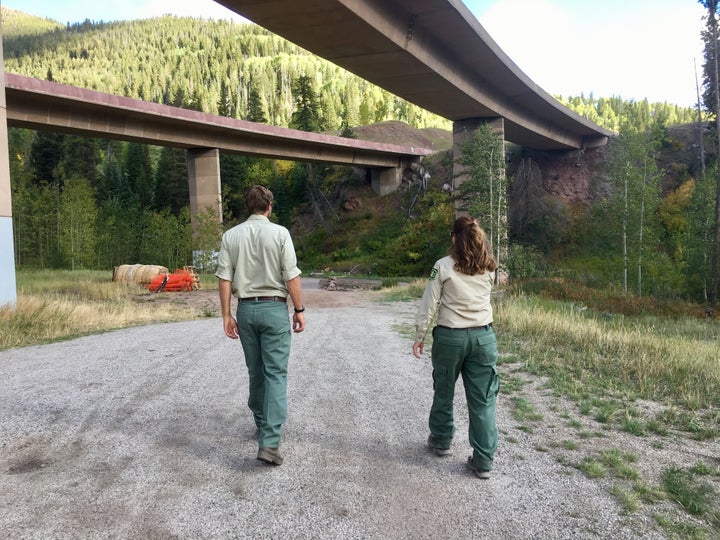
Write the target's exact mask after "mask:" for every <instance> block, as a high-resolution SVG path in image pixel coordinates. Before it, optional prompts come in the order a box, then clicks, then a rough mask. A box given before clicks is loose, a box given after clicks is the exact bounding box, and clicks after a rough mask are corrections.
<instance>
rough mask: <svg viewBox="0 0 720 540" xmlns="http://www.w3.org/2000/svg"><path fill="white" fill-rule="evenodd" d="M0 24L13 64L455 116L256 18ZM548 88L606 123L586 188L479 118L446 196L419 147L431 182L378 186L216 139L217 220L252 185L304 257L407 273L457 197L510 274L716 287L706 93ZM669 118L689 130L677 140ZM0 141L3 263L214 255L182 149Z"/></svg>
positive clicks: (642, 291) (673, 293) (426, 262)
mask: <svg viewBox="0 0 720 540" xmlns="http://www.w3.org/2000/svg"><path fill="white" fill-rule="evenodd" d="M2 22H3V48H4V62H5V69H6V70H7V71H9V72H13V73H18V74H21V75H27V76H31V77H36V78H40V79H46V80H51V81H56V82H60V83H64V84H69V85H74V86H79V87H85V88H90V89H93V90H98V91H101V92H107V93H111V94H119V95H124V96H128V97H132V98H136V99H142V100H146V101H152V102H159V103H163V104H166V105H173V106H177V107H183V108H190V109H195V110H200V111H204V112H208V113H212V114H217V115H223V116H229V117H233V118H241V119H245V120H249V121H253V122H261V123H267V124H272V125H277V126H283V127H293V128H296V129H304V130H308V131H317V132H325V133H331V134H335V135H338V134H339V135H343V136H347V137H357V136H358V133H360V132H361V131H362V129H361V128H363V127H367V126H380V129H382V126H383V125H387V124H388V123H391V122H402V123H403V124H405V125H407V126H408V131H412V130H414V132H415V133H419V132H422V131H423V130H429V129H435V130H450V129H451V123H450V122H448V121H447V120H445V119H443V118H440V117H437V116H435V115H433V114H431V113H429V112H428V111H425V110H423V109H421V108H419V107H417V106H414V105H412V104H410V103H407V102H405V101H404V100H402V99H400V98H398V97H397V96H394V95H392V94H390V93H389V92H387V91H385V90H383V89H381V88H378V87H376V86H374V85H372V84H370V83H368V82H366V81H364V80H362V79H360V78H358V77H356V76H354V75H352V74H351V73H348V72H346V71H344V70H342V69H341V68H339V67H337V66H335V65H333V64H331V63H329V62H327V61H325V60H323V59H321V58H318V57H315V56H313V55H311V54H309V53H308V52H306V51H304V50H303V49H301V48H299V47H297V46H295V45H293V44H292V43H289V42H287V41H285V40H283V39H282V38H280V37H277V36H275V35H273V34H271V33H269V32H267V31H265V30H264V29H262V28H260V27H258V26H255V25H252V24H238V23H233V22H229V21H212V20H210V21H208V20H202V19H192V18H178V17H171V16H165V17H159V18H154V19H148V20H137V21H125V22H112V23H104V22H93V21H89V20H88V21H85V22H83V23H80V24H72V25H61V24H59V23H57V22H55V21H51V20H48V19H40V18H37V17H32V16H28V15H26V14H23V13H21V12H17V11H13V10H8V9H6V8H2ZM698 38H699V39H700V36H698ZM706 39H707V36H706ZM706 84H707V82H706ZM557 98H558V99H559V100H560V101H561V102H562V103H564V104H565V105H566V106H568V107H569V108H571V109H572V110H574V111H576V112H577V113H578V114H580V115H582V116H585V117H587V118H588V119H590V120H592V121H593V122H595V123H597V124H598V125H600V126H602V127H606V128H608V129H611V130H613V131H616V132H617V133H618V136H617V137H614V138H613V140H612V141H611V143H610V144H609V146H608V150H607V159H606V160H605V162H604V163H603V166H602V168H601V170H598V171H597V178H596V179H595V181H594V182H593V185H592V189H591V193H590V195H591V197H590V199H589V200H588V201H587V202H586V203H585V204H577V203H569V202H568V201H566V200H563V199H562V198H561V197H557V196H556V195H555V194H553V193H552V192H551V190H549V189H548V188H547V186H546V185H545V182H544V181H543V179H542V177H541V174H540V172H539V169H538V166H537V164H536V163H534V162H533V159H532V158H531V157H529V156H527V155H524V154H522V153H519V154H518V155H516V156H514V157H513V160H512V162H509V163H507V167H502V163H497V162H496V160H497V159H498V156H502V152H501V151H500V150H498V149H494V150H493V152H490V151H489V149H493V148H494V147H493V142H492V140H490V139H488V134H487V133H484V132H482V130H481V131H480V132H478V134H477V136H476V137H475V138H474V139H472V140H470V141H469V142H468V143H467V146H466V148H464V150H465V152H464V155H465V156H466V157H465V159H466V160H467V163H465V164H464V165H466V166H467V167H469V168H470V169H471V170H472V171H474V173H473V175H472V179H471V181H470V182H468V183H467V185H463V189H462V190H460V191H459V192H458V193H455V194H454V196H453V195H449V194H448V193H446V192H445V191H443V190H442V189H441V186H442V185H443V184H444V183H447V182H450V183H451V182H452V178H451V176H452V155H451V153H450V152H448V151H439V152H438V153H437V154H435V155H433V156H431V157H430V158H428V159H427V160H426V164H425V167H426V168H427V170H428V171H430V173H431V176H430V178H431V179H430V181H429V182H428V181H426V180H424V179H420V180H418V181H416V182H412V183H411V184H410V185H405V186H404V189H402V190H400V191H398V192H397V193H395V194H392V195H391V196H387V197H383V198H380V197H373V196H372V193H371V191H370V188H369V185H368V181H367V179H366V178H364V177H362V176H358V175H357V171H352V170H351V169H349V168H343V167H328V166H319V165H310V164H301V163H292V162H285V161H279V160H269V159H257V158H249V157H243V156H230V155H221V175H222V184H223V187H222V189H223V193H222V196H223V225H222V226H223V228H229V227H231V226H233V225H234V224H236V223H238V222H239V221H241V220H243V219H244V218H245V217H246V215H245V210H244V207H243V202H242V192H243V190H244V188H245V187H247V186H249V185H251V184H255V183H261V184H264V185H267V186H268V187H270V189H272V190H273V192H274V193H275V196H276V199H277V201H278V204H277V205H276V208H275V211H274V216H273V219H274V220H276V221H277V222H279V223H281V224H283V225H285V226H287V227H288V228H290V229H291V230H292V231H293V234H294V237H295V238H296V244H297V245H296V247H297V249H298V255H299V258H300V263H301V268H303V270H304V271H305V272H306V273H309V272H312V271H327V270H332V271H338V272H355V273H366V274H373V275H380V276H383V277H397V276H413V275H414V276H417V275H424V274H425V273H426V272H427V270H428V268H429V267H430V265H432V263H433V261H434V260H435V259H437V258H438V257H439V256H441V255H443V254H444V252H445V250H446V248H447V243H446V237H447V231H448V230H449V228H450V224H451V221H452V219H453V216H454V212H455V206H456V204H459V205H461V206H464V207H465V208H467V209H468V210H469V211H471V212H472V213H473V214H475V215H477V216H478V217H479V218H480V219H481V221H482V222H483V223H488V224H490V225H488V226H486V228H488V229H489V231H488V232H489V234H490V236H491V238H493V239H494V240H493V242H494V246H493V248H494V251H495V252H496V254H497V257H498V258H499V259H500V262H501V266H502V268H504V269H506V270H507V271H508V272H509V273H510V275H511V276H512V277H514V278H528V279H530V278H537V277H553V276H562V277H563V278H569V279H574V280H579V281H581V282H582V283H583V284H585V285H588V286H592V287H600V288H605V289H609V290H614V291H617V292H620V293H622V294H625V295H632V296H635V297H643V296H652V297H655V298H665V299H680V298H682V299H688V300H692V301H695V302H698V303H704V302H708V301H712V299H713V295H712V292H713V291H712V289H713V283H712V276H713V270H712V265H713V257H715V258H716V257H717V255H716V254H714V252H713V235H714V234H716V233H715V230H716V228H717V225H716V221H715V218H714V213H715V211H716V207H715V200H716V196H717V189H718V188H717V182H716V176H717V168H716V169H715V172H714V173H713V167H715V163H716V161H717V143H716V142H713V141H715V140H716V138H715V131H714V129H713V127H712V124H711V123H709V122H708V120H709V119H711V118H714V116H713V115H714V113H713V109H712V107H708V106H707V105H706V104H705V106H704V107H703V108H702V110H699V109H692V108H684V107H679V106H676V105H672V104H668V103H648V102H647V100H644V101H632V100H623V99H622V98H621V97H616V96H610V97H603V98H595V97H594V96H589V97H585V96H576V97H562V96H557ZM680 127H682V130H681V132H682V133H685V134H686V135H687V134H688V133H689V134H690V135H689V136H686V137H685V138H681V137H678V136H676V134H677V133H678V132H679V131H678V129H679V128H680ZM368 133H371V131H368ZM688 141H691V142H690V143H688ZM400 142H402V141H400ZM713 145H715V146H713ZM9 146H10V158H11V159H10V168H11V182H12V197H13V201H12V202H13V223H14V235H15V238H14V240H15V251H16V253H15V260H16V264H17V265H18V266H20V267H39V268H90V269H111V268H112V267H113V266H116V265H119V264H126V263H136V262H141V263H145V264H162V265H165V266H168V267H170V268H175V267H180V266H183V265H186V264H195V265H197V266H200V267H201V270H205V271H212V270H213V269H212V263H211V262H210V261H203V260H198V259H197V257H195V258H193V253H194V252H195V253H196V255H197V253H207V252H211V251H212V250H213V249H215V248H216V247H217V244H218V241H219V235H220V233H221V230H219V228H218V226H217V216H212V215H201V216H197V217H196V218H195V219H194V226H195V228H194V229H193V223H192V222H191V216H190V211H189V192H188V183H187V166H186V161H185V153H184V151H183V150H178V149H173V148H161V147H153V146H146V145H140V144H137V143H129V142H118V141H108V140H99V139H89V138H81V137H76V136H72V135H67V134H59V133H50V132H41V131H37V132H36V131H31V130H26V129H17V128H13V129H11V130H10V132H9ZM495 150H497V151H495ZM676 155H682V156H684V157H683V158H682V159H675V157H674V156H676ZM688 156H689V157H688ZM493 160H495V161H493ZM498 170H501V171H503V172H502V173H497V172H496V171H498ZM504 171H507V174H505V172H504ZM358 201H362V202H358ZM358 206H359V207H358ZM348 208H352V211H347V210H348ZM193 231H194V232H193ZM715 301H716V297H715Z"/></svg>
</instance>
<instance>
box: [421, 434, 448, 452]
mask: <svg viewBox="0 0 720 540" xmlns="http://www.w3.org/2000/svg"><path fill="white" fill-rule="evenodd" d="M427 445H428V448H430V449H431V450H433V451H434V452H435V455H436V456H440V457H443V456H451V455H452V450H451V449H450V448H438V446H437V441H436V440H435V437H433V436H432V435H430V436H429V437H428V442H427Z"/></svg>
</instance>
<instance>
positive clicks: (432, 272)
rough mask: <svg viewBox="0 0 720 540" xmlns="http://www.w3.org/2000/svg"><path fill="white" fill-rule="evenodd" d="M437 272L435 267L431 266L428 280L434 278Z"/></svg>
mask: <svg viewBox="0 0 720 540" xmlns="http://www.w3.org/2000/svg"><path fill="white" fill-rule="evenodd" d="M437 274H438V269H437V268H435V267H433V269H432V270H431V271H430V278H429V279H430V280H433V279H435V277H436V276H437Z"/></svg>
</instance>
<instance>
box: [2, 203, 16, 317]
mask: <svg viewBox="0 0 720 540" xmlns="http://www.w3.org/2000/svg"><path fill="white" fill-rule="evenodd" d="M16 300H17V286H16V283H15V250H14V249H13V228H12V218H11V217H1V216H0V307H2V306H6V305H14V304H15V302H16Z"/></svg>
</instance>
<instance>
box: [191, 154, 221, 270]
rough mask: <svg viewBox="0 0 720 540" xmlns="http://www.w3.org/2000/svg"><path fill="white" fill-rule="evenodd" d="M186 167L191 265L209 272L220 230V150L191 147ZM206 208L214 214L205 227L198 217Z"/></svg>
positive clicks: (214, 262) (215, 263) (213, 262)
mask: <svg viewBox="0 0 720 540" xmlns="http://www.w3.org/2000/svg"><path fill="white" fill-rule="evenodd" d="M187 166H188V183H189V184H190V214H191V215H190V217H191V219H192V226H193V236H194V241H193V264H194V265H195V266H196V267H197V269H198V270H199V271H201V272H212V271H214V270H215V266H217V250H218V247H219V242H220V235H221V233H222V199H221V191H220V150H218V149H217V148H190V149H188V151H187ZM207 210H209V211H210V212H211V213H212V216H213V217H215V219H216V223H215V225H216V227H212V228H210V229H208V227H207V226H208V225H210V223H205V224H203V226H202V227H201V223H200V220H199V219H198V216H199V215H200V214H201V213H202V212H204V211H207ZM212 229H215V230H214V231H213V230H212ZM208 233H210V234H208ZM208 236H211V237H208Z"/></svg>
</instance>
